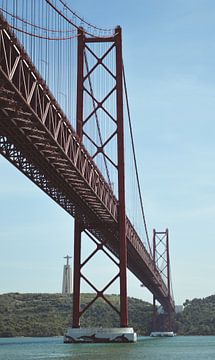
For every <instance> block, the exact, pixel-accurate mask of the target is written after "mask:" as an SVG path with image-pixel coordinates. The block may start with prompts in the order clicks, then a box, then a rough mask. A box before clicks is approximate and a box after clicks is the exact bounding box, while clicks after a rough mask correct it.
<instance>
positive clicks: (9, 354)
mask: <svg viewBox="0 0 215 360" xmlns="http://www.w3.org/2000/svg"><path fill="white" fill-rule="evenodd" d="M50 359H54V360H70V359H71V360H75V359H80V360H97V359H99V360H131V359H132V360H215V336H175V337H174V338H149V337H140V338H139V339H138V342H137V343H136V344H75V345H71V344H63V338H62V337H55V338H9V339H0V360H50Z"/></svg>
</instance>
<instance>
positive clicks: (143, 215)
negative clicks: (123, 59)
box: [123, 65, 152, 257]
mask: <svg viewBox="0 0 215 360" xmlns="http://www.w3.org/2000/svg"><path fill="white" fill-rule="evenodd" d="M123 83H124V88H125V99H126V107H127V113H128V123H129V132H130V136H131V146H132V152H133V157H134V167H135V174H136V179H137V187H138V193H139V198H140V206H141V212H142V217H143V223H144V228H145V233H146V239H147V244H148V247H149V252H150V255H151V257H152V249H151V245H150V240H149V234H148V229H147V224H146V217H145V212H144V206H143V198H142V193H141V187H140V179H139V173H138V167H137V158H136V152H135V146H134V136H133V129H132V124H131V113H130V108H129V101H128V91H127V85H126V79H125V70H124V65H123Z"/></svg>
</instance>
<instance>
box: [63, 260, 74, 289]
mask: <svg viewBox="0 0 215 360" xmlns="http://www.w3.org/2000/svg"><path fill="white" fill-rule="evenodd" d="M64 259H66V265H64V268H63V286H62V294H71V293H72V270H71V267H70V265H69V259H71V256H69V255H67V256H64Z"/></svg>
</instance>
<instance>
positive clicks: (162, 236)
mask: <svg viewBox="0 0 215 360" xmlns="http://www.w3.org/2000/svg"><path fill="white" fill-rule="evenodd" d="M153 260H154V266H155V268H157V269H158V271H159V272H160V275H161V277H162V278H163V279H164V282H165V283H166V286H167V293H168V295H167V300H168V301H167V302H168V305H167V307H166V308H165V309H164V308H163V307H162V306H160V307H157V306H156V296H155V295H153V324H152V328H153V329H152V330H153V331H152V333H151V335H152V336H173V331H172V330H173V310H172V306H171V296H172V294H171V276H170V255H169V231H168V229H166V230H165V231H156V230H155V229H154V230H153Z"/></svg>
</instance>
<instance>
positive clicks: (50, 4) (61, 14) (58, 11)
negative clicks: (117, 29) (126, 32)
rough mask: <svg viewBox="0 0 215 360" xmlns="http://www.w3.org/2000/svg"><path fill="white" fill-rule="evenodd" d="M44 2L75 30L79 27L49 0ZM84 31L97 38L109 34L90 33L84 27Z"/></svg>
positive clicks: (103, 37)
mask: <svg viewBox="0 0 215 360" xmlns="http://www.w3.org/2000/svg"><path fill="white" fill-rule="evenodd" d="M45 2H46V3H47V4H48V5H49V6H51V7H52V9H54V10H55V11H56V12H57V13H58V15H60V16H62V17H63V18H64V20H66V21H67V22H68V23H69V24H71V25H72V26H74V27H75V28H76V29H77V30H78V29H80V28H81V26H79V25H76V24H75V23H74V22H73V21H72V20H71V19H69V18H68V17H67V16H66V15H65V14H63V13H62V11H61V10H59V9H58V8H57V7H56V6H55V5H54V4H53V3H52V2H51V1H50V0H45ZM84 33H85V34H87V35H90V36H92V37H97V38H102V39H105V38H109V36H96V35H95V34H92V33H91V32H89V31H86V30H85V29H84ZM115 36H116V34H115Z"/></svg>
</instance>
